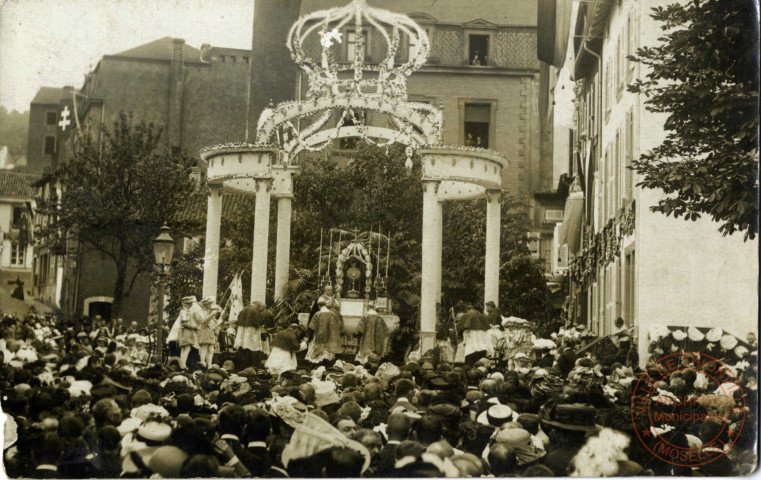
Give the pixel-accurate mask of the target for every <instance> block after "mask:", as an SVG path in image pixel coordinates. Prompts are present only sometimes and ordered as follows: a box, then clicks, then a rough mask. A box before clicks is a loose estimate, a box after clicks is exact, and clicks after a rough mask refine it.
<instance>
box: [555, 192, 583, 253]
mask: <svg viewBox="0 0 761 480" xmlns="http://www.w3.org/2000/svg"><path fill="white" fill-rule="evenodd" d="M583 213H584V193H582V192H573V193H571V194H570V195H569V196H568V198H567V199H566V201H565V213H564V214H563V223H562V224H561V225H560V230H559V232H558V245H563V244H565V243H567V244H568V253H576V252H577V251H578V248H579V231H580V228H581V217H582V214H583Z"/></svg>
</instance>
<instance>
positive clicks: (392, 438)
mask: <svg viewBox="0 0 761 480" xmlns="http://www.w3.org/2000/svg"><path fill="white" fill-rule="evenodd" d="M409 431H410V419H409V418H408V417H407V415H405V414H404V413H401V412H397V413H392V414H391V415H389V416H388V421H387V423H386V435H388V442H387V443H386V445H385V446H384V447H383V449H381V451H380V453H379V454H378V468H377V470H376V471H375V473H376V475H378V476H379V477H388V476H392V473H393V471H394V463H396V448H397V447H398V446H399V444H400V443H401V442H403V441H404V440H406V439H407V435H408V434H409Z"/></svg>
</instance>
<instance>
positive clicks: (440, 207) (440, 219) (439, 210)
mask: <svg viewBox="0 0 761 480" xmlns="http://www.w3.org/2000/svg"><path fill="white" fill-rule="evenodd" d="M435 216H436V227H437V230H436V236H437V237H438V238H439V242H438V245H437V246H436V249H435V250H434V253H435V254H436V259H435V260H434V262H433V263H434V265H438V266H439V272H441V259H442V256H441V251H442V239H443V238H444V236H443V235H444V202H436V210H435ZM434 281H435V285H436V303H437V304H441V274H439V275H438V276H437V277H436V278H434ZM437 312H438V309H437Z"/></svg>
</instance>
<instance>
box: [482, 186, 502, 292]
mask: <svg viewBox="0 0 761 480" xmlns="http://www.w3.org/2000/svg"><path fill="white" fill-rule="evenodd" d="M499 195H500V191H499V190H489V191H488V192H486V257H485V260H484V261H485V263H484V302H489V301H492V302H494V303H495V304H496V305H499V264H500V255H499V234H500V203H499Z"/></svg>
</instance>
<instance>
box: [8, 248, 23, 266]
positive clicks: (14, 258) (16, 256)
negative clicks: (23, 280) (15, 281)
mask: <svg viewBox="0 0 761 480" xmlns="http://www.w3.org/2000/svg"><path fill="white" fill-rule="evenodd" d="M25 250H26V248H24V247H22V246H21V245H19V244H17V243H12V244H11V266H12V267H23V266H24V264H25V262H24V257H25V255H24V253H25Z"/></svg>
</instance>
